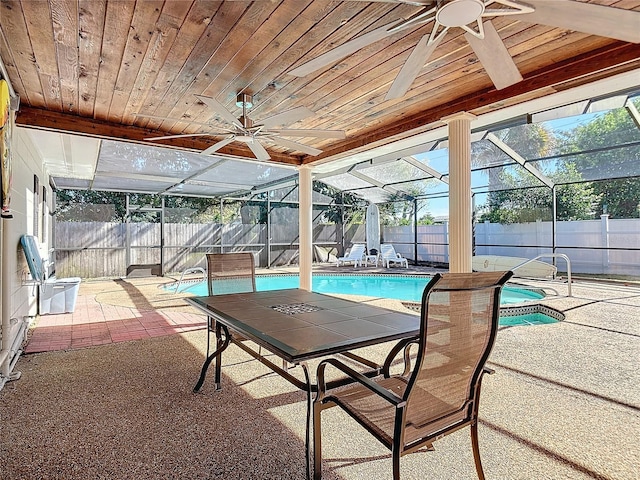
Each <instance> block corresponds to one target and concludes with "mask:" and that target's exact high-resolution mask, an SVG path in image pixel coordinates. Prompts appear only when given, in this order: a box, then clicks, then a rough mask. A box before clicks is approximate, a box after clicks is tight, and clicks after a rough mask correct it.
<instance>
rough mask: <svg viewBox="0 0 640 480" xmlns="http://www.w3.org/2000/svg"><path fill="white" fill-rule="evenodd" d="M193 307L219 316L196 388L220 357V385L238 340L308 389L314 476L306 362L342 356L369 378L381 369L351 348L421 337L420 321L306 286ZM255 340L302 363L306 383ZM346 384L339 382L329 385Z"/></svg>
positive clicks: (208, 299)
mask: <svg viewBox="0 0 640 480" xmlns="http://www.w3.org/2000/svg"><path fill="white" fill-rule="evenodd" d="M186 300H187V302H189V303H190V304H191V305H193V306H194V307H196V308H198V309H199V310H201V311H203V312H204V313H206V314H207V315H208V316H210V317H211V318H213V319H214V320H215V327H214V329H215V334H216V340H217V342H216V350H215V351H214V352H213V353H211V354H210V355H209V356H208V357H207V359H206V360H205V362H204V364H203V366H202V370H201V372H200V378H199V379H198V382H197V384H196V386H195V387H194V392H198V391H199V390H200V389H201V388H202V385H203V383H204V380H205V377H206V374H207V370H208V368H209V365H210V364H211V362H212V361H213V360H214V359H215V387H216V389H217V390H218V389H220V376H221V355H222V352H223V351H224V350H225V349H226V348H227V347H228V345H229V343H234V344H235V345H237V346H238V347H240V348H241V349H242V350H244V351H246V352H247V353H249V354H250V355H251V356H253V357H254V358H256V359H258V360H259V361H260V362H261V363H263V364H264V365H266V366H268V367H269V368H271V369H272V370H273V371H274V372H276V373H278V374H280V375H281V376H283V377H284V378H285V379H287V380H288V381H290V382H291V383H293V384H294V385H295V386H296V387H298V388H300V389H302V390H305V391H306V392H307V425H306V429H307V432H306V457H307V458H306V462H307V478H309V477H310V457H309V441H310V439H309V435H310V434H309V430H310V427H309V425H310V421H311V418H310V417H311V396H312V392H314V391H317V385H315V384H313V383H312V382H311V380H310V376H309V372H308V367H307V363H306V362H307V361H309V360H312V359H319V358H322V357H326V356H330V355H335V354H342V355H346V356H348V357H350V358H352V359H354V360H356V361H358V362H360V363H362V364H364V365H365V367H366V369H367V371H366V372H365V374H366V375H368V376H375V375H378V374H380V372H381V369H382V367H381V366H380V365H378V364H376V363H375V362H371V361H370V360H368V359H365V358H362V357H361V356H358V355H354V354H353V353H352V352H351V351H352V350H355V349H358V348H362V347H366V346H371V345H376V344H380V343H384V342H389V341H393V340H401V339H408V338H414V337H417V335H418V333H419V327H420V319H419V317H418V316H416V315H412V314H404V313H401V312H397V311H394V310H389V309H386V308H382V307H377V306H373V305H367V304H363V303H358V302H354V301H350V300H346V299H342V298H337V297H332V296H330V295H324V294H320V293H315V292H309V291H306V290H301V289H286V290H274V291H262V292H251V293H236V294H227V295H214V296H203V297H191V298H188V299H186ZM246 339H249V340H252V341H253V342H255V344H257V345H259V346H260V347H263V348H265V349H266V350H268V351H269V352H271V353H273V354H275V355H276V356H278V357H280V358H281V359H283V360H284V361H286V362H289V363H290V364H294V365H300V366H301V367H302V370H303V372H304V378H305V381H301V380H300V379H298V378H297V377H295V376H294V375H292V374H291V373H290V372H288V371H287V369H286V368H282V367H280V366H278V365H276V364H275V363H274V362H271V361H270V360H269V359H267V358H265V357H264V356H263V355H261V354H260V352H259V351H256V349H254V348H252V347H251V346H250V345H247V344H246V343H245V342H243V341H242V340H246ZM341 383H345V382H344V381H341V380H336V381H334V382H333V384H329V386H330V387H333V386H336V385H339V384H341Z"/></svg>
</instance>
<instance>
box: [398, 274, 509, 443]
mask: <svg viewBox="0 0 640 480" xmlns="http://www.w3.org/2000/svg"><path fill="white" fill-rule="evenodd" d="M512 275H513V273H512V272H483V273H448V274H443V275H440V274H438V275H435V276H434V278H433V279H432V280H431V282H429V284H428V285H427V287H426V288H425V290H424V293H423V297H422V310H421V335H420V340H419V348H418V355H417V358H416V364H415V366H414V369H413V371H412V372H411V375H410V378H409V383H408V386H407V389H406V390H405V399H406V400H407V409H406V417H405V419H406V422H405V438H404V441H405V444H407V443H410V442H411V441H412V440H415V439H418V438H421V437H424V436H426V435H432V434H434V433H436V434H437V433H438V432H440V431H442V432H443V433H444V432H446V431H447V430H449V429H451V428H453V427H454V426H455V425H456V424H460V423H464V422H467V421H469V420H470V419H471V418H472V417H473V416H475V415H477V407H476V405H475V401H476V400H477V397H476V395H477V392H476V391H477V389H478V388H479V386H478V379H479V378H480V374H481V372H482V369H483V368H484V364H485V362H486V361H487V358H488V357H489V353H490V352H491V348H492V347H493V344H494V341H495V337H496V333H497V330H498V320H499V311H500V292H501V290H502V287H503V285H504V284H505V282H506V281H507V280H508V279H509V278H510V277H511V276H512Z"/></svg>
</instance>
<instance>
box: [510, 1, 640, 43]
mask: <svg viewBox="0 0 640 480" xmlns="http://www.w3.org/2000/svg"><path fill="white" fill-rule="evenodd" d="M527 3H529V4H531V6H533V7H534V8H535V11H534V12H533V13H526V14H523V15H518V20H522V21H523V22H530V23H540V24H542V25H549V26H551V27H559V28H567V29H570V30H576V31H578V32H582V33H590V34H592V35H598V36H600V37H607V38H615V39H617V40H622V41H625V42H632V43H640V12H638V11H632V10H623V9H621V8H616V7H608V6H604V5H596V4H592V3H581V2H567V1H559V0H527Z"/></svg>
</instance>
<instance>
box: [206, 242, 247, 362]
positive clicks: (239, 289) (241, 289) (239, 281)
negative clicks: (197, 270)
mask: <svg viewBox="0 0 640 480" xmlns="http://www.w3.org/2000/svg"><path fill="white" fill-rule="evenodd" d="M206 257H207V286H208V290H209V295H223V294H225V293H246V292H255V291H256V271H255V259H254V256H253V253H251V252H235V253H207V254H206ZM214 331H215V320H214V319H213V318H212V317H207V357H208V356H209V349H210V348H209V347H210V337H211V333H213V332H214Z"/></svg>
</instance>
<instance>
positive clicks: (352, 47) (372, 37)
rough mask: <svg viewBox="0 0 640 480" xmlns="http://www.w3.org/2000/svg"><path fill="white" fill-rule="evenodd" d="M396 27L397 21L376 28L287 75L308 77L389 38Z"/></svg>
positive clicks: (290, 71)
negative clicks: (391, 29)
mask: <svg viewBox="0 0 640 480" xmlns="http://www.w3.org/2000/svg"><path fill="white" fill-rule="evenodd" d="M397 25H398V21H395V22H391V23H388V24H386V25H383V26H382V27H380V28H376V29H375V30H372V31H370V32H368V33H365V34H364V35H360V36H359V37H357V38H354V39H353V40H349V41H348V42H346V43H343V44H342V45H340V46H338V47H336V48H334V49H332V50H329V51H328V52H326V53H323V54H322V55H320V56H318V57H316V58H314V59H313V60H309V61H308V62H306V63H303V64H302V65H300V66H299V67H296V68H294V69H293V70H289V72H288V73H289V75H293V76H296V77H304V76H306V75H309V74H310V73H312V72H315V71H316V70H319V69H321V68H323V67H326V66H328V65H331V64H332V63H334V62H337V61H338V60H340V59H342V58H344V57H347V56H349V55H351V54H352V53H354V52H357V51H358V50H360V49H361V48H364V47H366V46H367V45H371V44H372V43H375V42H377V41H378V40H382V39H383V38H385V37H389V36H391V35H393V34H394V33H396V31H389V29H390V28H393V27H395V26H397Z"/></svg>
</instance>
